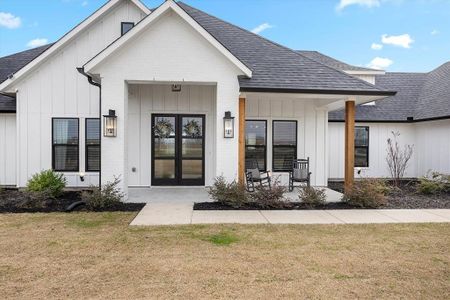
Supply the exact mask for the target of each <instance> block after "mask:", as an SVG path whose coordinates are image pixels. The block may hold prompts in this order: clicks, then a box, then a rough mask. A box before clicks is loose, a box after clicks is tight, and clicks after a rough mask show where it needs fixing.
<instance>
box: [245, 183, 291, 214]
mask: <svg viewBox="0 0 450 300" xmlns="http://www.w3.org/2000/svg"><path fill="white" fill-rule="evenodd" d="M286 191H287V189H286V187H284V186H280V185H279V183H278V182H277V181H274V182H273V183H272V187H271V188H269V187H267V186H261V185H258V186H256V187H255V191H254V192H253V193H250V195H249V197H250V200H251V202H253V203H254V204H255V205H257V206H258V207H260V208H262V209H270V208H288V207H290V206H291V205H292V204H291V203H290V202H289V201H288V200H287V199H286V198H285V197H284V194H285V193H286Z"/></svg>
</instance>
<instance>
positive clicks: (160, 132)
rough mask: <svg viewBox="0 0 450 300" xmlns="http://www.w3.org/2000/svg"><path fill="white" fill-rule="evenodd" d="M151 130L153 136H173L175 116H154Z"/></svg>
mask: <svg viewBox="0 0 450 300" xmlns="http://www.w3.org/2000/svg"><path fill="white" fill-rule="evenodd" d="M153 130H154V134H155V137H159V138H168V137H175V117H156V118H155V127H154V128H153Z"/></svg>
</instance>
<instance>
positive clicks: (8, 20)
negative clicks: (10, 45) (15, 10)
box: [0, 12, 22, 29]
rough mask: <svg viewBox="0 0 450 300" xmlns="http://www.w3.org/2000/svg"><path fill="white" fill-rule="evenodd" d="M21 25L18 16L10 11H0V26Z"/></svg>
mask: <svg viewBox="0 0 450 300" xmlns="http://www.w3.org/2000/svg"><path fill="white" fill-rule="evenodd" d="M20 25H22V20H21V19H20V18H19V17H16V16H14V15H13V14H10V13H5V12H0V27H6V28H8V29H14V28H18V27H20Z"/></svg>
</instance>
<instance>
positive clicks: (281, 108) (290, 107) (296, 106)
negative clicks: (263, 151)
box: [245, 94, 328, 186]
mask: <svg viewBox="0 0 450 300" xmlns="http://www.w3.org/2000/svg"><path fill="white" fill-rule="evenodd" d="M245 117H246V119H247V120H266V121H267V169H268V170H271V169H272V122H273V121H274V120H275V121H277V120H294V121H297V157H298V158H307V157H309V158H310V171H311V172H312V175H311V184H312V185H316V186H326V185H327V173H328V164H327V155H328V154H327V151H328V146H327V144H328V141H327V139H326V136H327V131H328V126H327V122H328V112H327V111H326V110H323V109H317V108H316V107H315V105H314V100H305V99H292V98H288V97H286V98H283V95H278V96H277V97H276V98H274V97H273V96H264V95H260V94H258V95H252V94H248V95H247V100H246V116H245ZM274 176H276V177H278V178H279V180H280V182H281V183H282V184H284V185H287V183H288V178H289V175H288V173H274Z"/></svg>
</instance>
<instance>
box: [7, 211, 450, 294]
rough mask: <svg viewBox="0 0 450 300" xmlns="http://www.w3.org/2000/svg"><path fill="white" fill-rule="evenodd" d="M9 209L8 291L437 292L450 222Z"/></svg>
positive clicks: (444, 277) (445, 267) (446, 264)
mask: <svg viewBox="0 0 450 300" xmlns="http://www.w3.org/2000/svg"><path fill="white" fill-rule="evenodd" d="M133 217H134V214H132V213H77V214H33V215H31V214H17V215H0V240H1V243H0V253H1V254H2V255H0V293H1V295H2V298H22V299H24V298H46V299H48V298H72V299H74V298H108V299H109V298H121V299H135V298H166V299H168V298H170V299H173V298H184V299H199V298H241V299H252V298H325V299H329V298H422V299H423V298H437V299H439V298H440V299H448V298H449V295H450V255H449V249H450V237H449V232H450V224H399V225H394V224H390V225H317V226H309V225H307V226H302V225H298V226H294V225H287V226H281V225H280V226H270V225H255V226H249V225H246V226H243V225H227V226H225V225H214V226H209V225H198V226H177V227H147V228H145V227H129V226H128V224H129V222H130V221H131V219H132V218H133Z"/></svg>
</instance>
